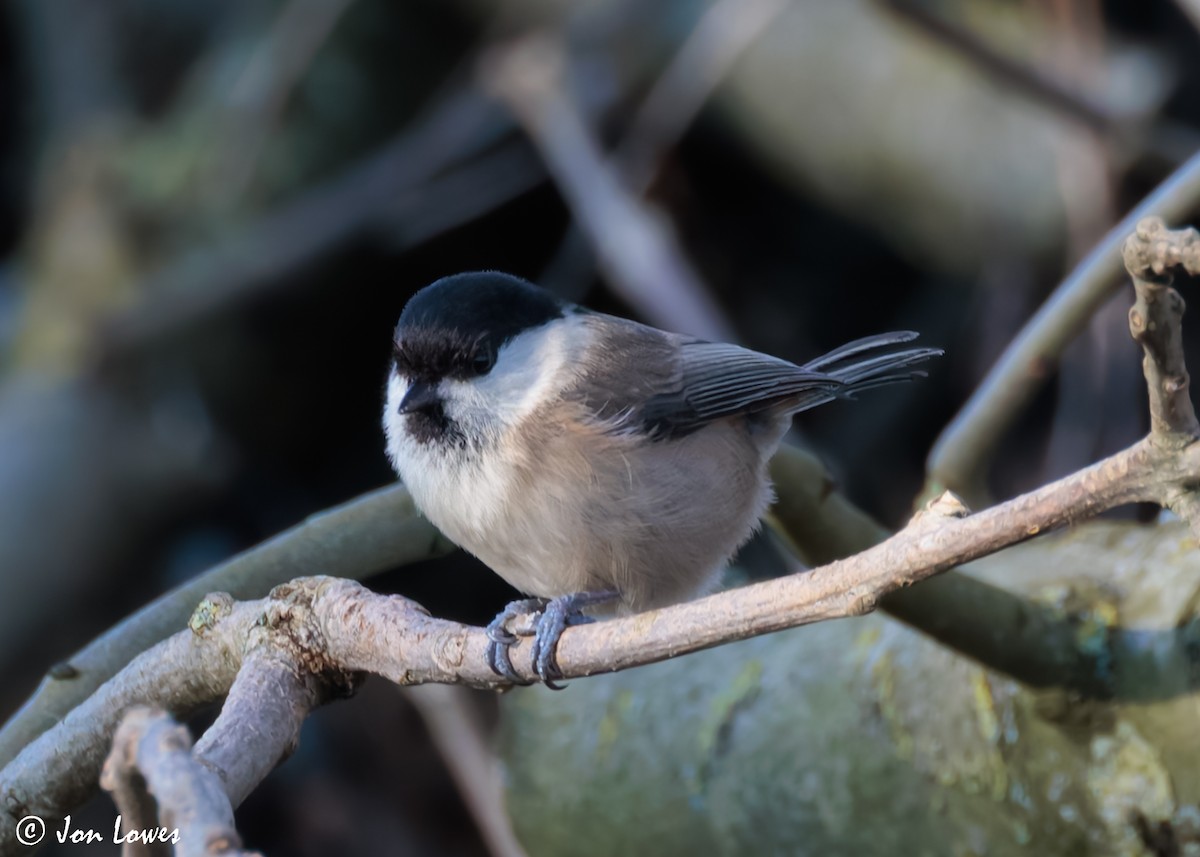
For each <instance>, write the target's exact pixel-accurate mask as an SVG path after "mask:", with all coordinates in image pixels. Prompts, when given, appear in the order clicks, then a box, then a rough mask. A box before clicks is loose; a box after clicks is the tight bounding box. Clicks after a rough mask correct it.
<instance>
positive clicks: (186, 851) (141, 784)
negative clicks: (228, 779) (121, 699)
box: [100, 706, 252, 857]
mask: <svg viewBox="0 0 1200 857" xmlns="http://www.w3.org/2000/svg"><path fill="white" fill-rule="evenodd" d="M100 785H101V786H102V787H103V788H104V789H105V790H107V791H109V792H112V795H113V800H114V801H115V802H116V804H117V809H118V811H119V812H120V813H121V820H122V825H121V826H122V833H123V835H126V836H128V835H129V833H130V832H131V831H156V832H158V833H160V834H161V835H162V840H161V841H156V842H154V843H153V844H149V843H145V842H142V841H140V840H137V839H135V840H134V841H132V842H126V843H125V844H124V845H123V846H122V849H121V854H122V857H150V855H156V857H157V855H162V857H170V855H172V854H175V855H178V857H209V855H214V854H223V855H229V857H238V855H246V857H252V855H250V854H249V853H248V852H245V851H242V850H241V839H240V837H239V836H238V834H237V830H236V829H235V827H234V823H233V807H232V806H231V805H230V803H229V798H228V797H227V796H226V795H225V791H224V789H222V787H221V781H220V779H219V778H218V776H217V775H216V774H215V773H214V772H213V771H212V770H210V769H209V768H207V767H205V766H204V765H203V764H201V763H200V762H199V761H198V760H197V759H196V758H195V757H194V755H193V753H192V741H191V737H190V736H189V735H188V731H187V729H186V728H185V727H183V726H180V725H179V724H177V723H176V722H175V721H174V720H172V719H171V717H170V716H169V715H168V714H167V713H166V712H164V711H159V710H155V709H151V708H147V707H145V706H137V707H135V708H132V709H130V710H129V712H128V713H126V715H125V717H124V718H123V719H122V720H121V725H120V726H118V727H117V732H116V735H115V736H114V737H113V747H112V752H111V753H109V755H108V759H107V760H106V761H105V762H104V769H103V771H101V774H100ZM156 804H157V807H158V813H157V814H155V812H154V809H155V805H156ZM160 822H161V830H156V829H157V828H159V826H160ZM172 843H174V844H175V845H176V847H175V848H174V849H172V848H170V847H169V846H170V844H172Z"/></svg>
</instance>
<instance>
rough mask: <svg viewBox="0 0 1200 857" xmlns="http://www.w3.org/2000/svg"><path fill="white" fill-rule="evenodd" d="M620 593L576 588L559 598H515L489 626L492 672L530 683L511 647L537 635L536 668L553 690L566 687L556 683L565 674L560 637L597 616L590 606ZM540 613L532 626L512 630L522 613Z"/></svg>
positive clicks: (608, 599)
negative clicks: (559, 659) (521, 638)
mask: <svg viewBox="0 0 1200 857" xmlns="http://www.w3.org/2000/svg"><path fill="white" fill-rule="evenodd" d="M618 597H619V596H618V594H617V593H616V592H612V591H607V590H606V591H603V592H575V593H572V594H570V595H562V596H560V597H558V598H554V599H551V600H549V601H548V600H546V599H545V598H522V599H520V600H518V601H513V602H512V603H510V604H509V605H508V606H507V607H505V608H504V610H502V611H501V612H500V615H499V616H497V617H496V618H495V619H493V620H492V621H491V623H490V624H489V625H488V626H487V635H488V647H487V662H488V666H489V667H491V669H492V672H494V673H496V675H499V676H502V677H503V678H505V679H507V680H508V681H511V682H512V683H513V684H529V682H527V681H525V680H524V679H523V678H521V676H520V675H518V674H517V671H516V670H515V669H513V665H512V658H511V657H509V653H508V650H509V647H511V646H512V645H513V644H514V643H515V642H517V637H518V636H529V635H530V634H532V636H533V671H534V672H535V673H536V674H537V676H538V678H540V679H541V680H542V681H543V682H544V683H545V685H546V687H548V688H550V689H551V690H562V687H561V686H560V685H557V684H555V683H554V681H555V679H560V678H562V672H561V671H560V670H559V668H558V663H557V661H556V660H555V654H556V652H557V650H558V639H559V637H561V636H562V632H563V631H565V630H566V629H567V628H568V627H570V626H571V625H585V624H587V623H588V622H594V621H595V620H594V619H593V618H592V617H591V616H588V615H586V614H584V613H583V612H582V611H583V610H585V609H586V608H588V607H594V606H596V605H598V604H605V603H607V602H609V601H615V600H616V599H617V598H618ZM530 613H535V614H539V615H538V617H537V620H536V622H535V623H534V625H533V626H532V628H517V629H513V630H510V629H509V625H510V623H512V622H513V621H514V620H516V619H517V618H519V617H521V616H525V615H527V614H530Z"/></svg>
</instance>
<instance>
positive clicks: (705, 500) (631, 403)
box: [383, 272, 941, 686]
mask: <svg viewBox="0 0 1200 857" xmlns="http://www.w3.org/2000/svg"><path fill="white" fill-rule="evenodd" d="M916 335H917V334H915V333H911V332H898V333H885V334H882V335H879V336H871V337H868V338H866V339H859V340H857V341H855V342H851V343H849V344H847V345H843V346H842V347H841V348H838V349H835V350H834V351H831V352H830V353H828V354H826V355H825V356H823V357H818V358H817V359H816V360H813V361H811V362H809V363H806V364H804V365H803V366H797V365H795V364H793V363H789V362H787V361H786V360H780V359H778V358H775V357H769V356H767V355H765V354H759V353H757V352H754V351H750V350H748V349H745V348H740V347H738V346H736V345H729V344H725V343H719V342H705V341H702V340H698V339H694V338H692V337H688V336H681V335H678V334H674V333H666V332H663V331H661V330H657V329H655V328H652V327H647V326H646V325H643V324H638V323H636V322H633V321H628V320H626V319H622V318H616V317H614V316H610V315H604V314H602V313H597V312H591V311H589V310H587V309H584V308H582V307H579V306H576V305H574V304H570V303H566V302H564V301H561V300H558V299H556V298H555V297H554V296H553V295H551V294H550V293H549V292H546V291H544V290H542V289H540V288H537V287H536V286H533V285H531V284H529V283H527V282H525V281H524V280H521V279H519V278H517V277H513V276H509V275H507V274H501V273H496V272H482V273H465V274H458V275H455V276H452V277H446V278H444V279H441V280H438V281H437V282H435V283H433V284H432V285H430V286H427V287H426V288H424V289H422V290H421V291H419V292H418V293H417V294H416V295H414V296H413V298H412V299H411V300H410V301H409V302H408V304H407V306H405V308H404V311H403V312H402V313H401V315H400V321H399V323H398V324H397V325H396V330H395V336H394V343H393V345H394V360H393V363H392V367H391V372H390V375H389V378H388V381H387V402H386V405H385V408H384V413H383V428H384V432H385V434H386V436H387V452H388V457H389V458H390V459H391V462H392V465H393V466H394V467H395V469H396V472H397V473H398V474H399V476H400V478H401V479H402V480H403V482H404V484H405V485H406V486H407V487H408V489H409V491H411V492H412V496H413V499H414V500H415V501H416V504H417V506H418V507H420V509H421V511H422V512H424V514H425V515H426V517H428V518H429V520H430V521H431V522H432V523H433V524H434V525H435V526H437V527H438V529H440V530H441V531H442V532H443V533H445V534H446V536H448V537H449V538H450V539H451V540H452V541H454V542H455V543H456V544H458V545H459V546H461V547H463V548H465V549H466V550H468V551H470V552H471V553H472V554H474V555H475V556H476V557H478V558H479V559H480V560H482V561H483V562H484V563H485V564H487V565H488V566H489V567H491V568H492V570H494V571H495V572H496V573H497V574H499V575H500V576H501V577H503V578H504V579H505V580H507V581H508V582H509V583H510V584H512V585H513V586H514V587H516V588H517V589H518V590H521V591H522V592H525V593H528V594H530V595H532V596H536V597H535V598H533V599H524V600H521V601H514V602H513V603H512V604H510V605H509V606H508V608H506V609H505V610H504V612H502V613H501V614H500V615H499V616H497V617H496V620H495V621H494V622H492V624H491V625H490V626H489V627H488V636H489V638H490V639H491V643H490V645H489V649H488V661H489V663H490V665H491V667H492V669H493V670H495V671H496V672H497V673H498V674H500V675H502V676H505V677H507V678H509V679H511V680H513V681H519V680H520V679H519V677H518V676H517V674H516V673H515V671H514V670H513V668H512V663H511V661H510V660H509V656H508V646H510V645H511V644H512V643H513V642H515V640H516V637H514V636H513V635H512V633H511V632H510V631H509V630H508V629H507V625H508V623H510V622H511V621H512V620H513V619H514V618H516V617H517V616H519V615H522V614H526V613H531V612H535V613H536V612H539V611H540V618H539V619H538V621H537V625H536V630H535V632H534V655H533V658H534V665H533V668H534V671H535V672H536V673H537V675H538V676H539V677H541V678H542V680H543V681H545V682H546V683H547V684H551V686H553V685H552V679H554V678H555V677H559V673H558V667H557V665H556V663H555V660H554V649H555V646H556V645H557V642H558V637H559V635H560V634H561V633H562V631H563V629H564V628H565V627H566V625H567V624H568V623H570V622H572V621H574V620H577V619H579V618H582V614H581V613H580V611H581V610H582V608H584V607H593V606H596V605H600V604H604V603H607V604H608V605H609V606H610V607H615V609H616V610H617V611H618V612H634V611H640V610H645V609H648V608H652V607H659V606H663V605H666V604H671V603H673V602H677V601H682V600H686V599H689V598H692V597H695V596H696V595H698V594H701V593H703V592H705V591H706V590H708V589H709V588H710V587H711V586H712V584H713V583H714V581H715V580H716V577H717V575H718V574H719V572H720V571H721V569H722V568H723V566H724V565H725V564H726V563H727V562H728V561H729V559H730V557H731V556H732V555H733V553H734V552H735V551H736V550H737V549H738V547H740V546H741V545H742V544H743V543H744V542H745V541H746V540H747V539H748V538H749V537H750V536H751V534H752V533H753V532H754V530H755V528H756V526H757V525H758V522H759V519H760V518H761V517H762V515H763V513H764V512H765V511H766V509H767V505H768V504H769V503H770V502H771V498H772V492H771V483H770V479H769V477H768V475H767V462H768V460H769V459H770V458H771V456H772V454H773V453H774V452H775V450H776V449H777V448H778V446H779V443H780V441H781V440H782V438H783V436H784V434H785V433H786V432H787V430H788V427H789V426H790V423H791V417H792V415H793V414H795V413H796V412H798V411H803V410H805V409H807V408H811V407H815V406H816V405H820V404H823V403H825V402H829V401H832V400H833V399H836V398H845V397H848V396H850V395H852V394H854V393H857V392H859V391H862V390H867V389H870V388H873V387H880V386H883V385H885V384H891V383H894V382H897V381H907V380H910V379H912V378H914V377H917V376H920V375H923V374H924V373H922V372H920V371H917V370H914V369H913V368H912V367H913V366H914V365H915V364H918V363H920V362H922V361H924V360H926V359H928V358H930V357H933V356H935V355H938V354H941V351H939V350H938V349H934V348H897V347H895V346H899V345H901V344H902V343H906V342H909V341H910V340H912V339H914V338H915V337H916ZM584 621H587V620H586V619H584Z"/></svg>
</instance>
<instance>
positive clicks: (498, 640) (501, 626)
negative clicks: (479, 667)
mask: <svg viewBox="0 0 1200 857" xmlns="http://www.w3.org/2000/svg"><path fill="white" fill-rule="evenodd" d="M545 606H546V600H545V599H544V598H522V599H520V600H517V601H513V602H511V603H510V604H508V606H506V607H505V608H504V609H503V610H501V611H500V614H499V615H498V616H497V617H496V618H495V619H493V620H492V621H491V622H490V623H489V624H488V626H487V637H488V646H487V655H486V657H487V663H488V666H489V667H491V668H492V672H494V673H495V674H496V675H498V676H501V677H502V678H505V679H507V680H508V681H511V682H512V683H513V684H531V682H528V681H525V679H523V678H521V676H519V675H518V674H517V671H516V670H515V669H513V665H512V658H510V657H509V656H508V649H509V647H510V646H512V644H513V643H515V642H516V641H517V636H516V635H515V634H513V633H512V632H511V631H509V630H508V623H509V622H511V621H513V620H514V619H516V618H517V617H518V616H523V615H525V614H526V613H539V612H541V610H542V608H543V607H545Z"/></svg>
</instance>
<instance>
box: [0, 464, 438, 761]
mask: <svg viewBox="0 0 1200 857" xmlns="http://www.w3.org/2000/svg"><path fill="white" fill-rule="evenodd" d="M453 548H454V545H452V544H451V543H450V542H449V541H447V540H446V538H445V537H444V536H443V535H442V534H441V533H439V532H438V531H437V530H436V529H435V528H434V527H433V525H432V524H430V523H429V522H428V521H426V520H425V519H424V518H423V517H421V516H420V514H419V513H418V512H417V510H416V507H415V506H414V505H413V502H412V498H411V497H410V496H409V494H408V491H407V490H405V488H404V487H403V486H401V485H392V486H389V487H387V488H381V489H379V490H378V491H373V492H371V493H369V494H365V495H363V496H362V497H358V498H355V499H354V500H351V501H350V502H348V503H345V504H343V505H341V506H337V507H335V508H333V509H328V510H326V511H324V512H321V513H320V514H318V515H313V516H312V517H310V518H308V519H307V520H306V521H304V522H303V523H301V524H299V525H297V526H295V527H293V528H292V529H290V530H286V531H285V532H283V533H280V534H279V535H278V536H276V537H275V538H273V539H271V540H270V541H267V542H264V543H263V544H261V545H257V546H256V547H253V548H251V549H250V550H248V551H246V552H245V553H241V554H238V555H237V556H235V557H233V558H232V559H230V560H228V561H227V562H224V563H222V564H221V565H218V566H217V567H216V568H213V569H211V570H210V571H207V572H205V573H204V574H202V575H200V576H198V577H196V578H194V579H192V580H189V581H188V582H187V583H185V584H184V585H182V586H180V587H178V588H176V589H174V590H172V591H171V592H168V593H167V594H165V595H163V596H161V597H159V598H157V599H156V600H154V601H152V602H150V603H149V604H147V605H146V606H145V607H143V608H142V609H141V610H139V611H138V612H136V613H134V614H133V615H132V616H130V617H129V618H128V619H125V620H124V621H123V622H121V623H120V624H119V625H116V626H115V627H113V628H112V629H110V630H109V631H107V632H105V633H104V634H102V635H101V636H99V637H97V638H96V639H95V640H93V641H92V642H91V643H89V644H88V645H87V646H85V647H84V648H83V649H81V650H80V651H78V652H76V653H75V654H74V655H72V656H71V658H70V659H68V660H67V661H65V662H63V663H60V664H58V665H56V666H54V667H52V668H51V669H50V671H49V673H48V675H47V677H46V678H45V679H43V680H42V684H41V686H40V687H39V688H38V690H37V692H36V693H35V694H34V695H33V696H32V697H31V698H30V699H29V700H28V701H27V702H26V703H25V705H23V706H22V707H21V709H20V711H18V712H17V713H16V714H14V715H13V716H12V717H11V718H10V719H9V721H8V722H7V723H6V724H5V725H4V727H3V729H0V767H3V766H4V765H7V764H8V763H9V762H10V761H12V759H14V758H15V757H16V755H17V753H19V752H20V751H21V749H22V748H23V747H25V746H26V745H27V744H29V743H30V742H31V741H33V740H34V739H35V738H36V737H37V736H38V735H40V734H41V733H42V732H43V731H44V730H46V729H48V728H49V727H51V726H53V725H54V724H55V723H57V722H58V721H60V720H62V719H63V718H64V717H65V716H66V715H67V713H68V712H70V711H71V710H72V709H74V708H75V707H76V706H77V705H79V704H80V703H82V702H83V701H84V700H86V699H87V698H88V697H89V696H90V695H91V694H92V693H93V692H94V691H95V690H96V689H97V688H98V687H100V685H102V684H103V683H104V682H106V681H108V679H110V678H111V677H112V676H114V675H116V673H117V672H118V671H119V670H121V669H122V668H123V667H125V666H126V665H127V664H129V663H130V662H131V661H132V660H133V659H134V658H135V657H137V656H138V655H139V654H141V653H142V652H144V651H146V650H147V649H148V648H150V647H151V646H153V645H154V644H156V643H158V642H159V641H160V640H163V639H166V638H167V637H168V636H170V635H171V634H173V633H175V632H176V631H177V630H179V629H180V628H182V627H184V626H185V625H186V624H187V621H188V616H189V615H191V614H192V611H193V610H194V609H195V606H196V603H197V602H198V601H199V600H200V599H201V598H203V597H204V595H205V594H206V593H208V592H212V591H214V590H219V591H223V592H229V593H231V594H232V595H233V596H234V597H237V598H255V597H259V596H261V595H263V594H265V593H266V592H267V591H268V590H269V589H270V588H271V587H272V586H276V585H278V584H280V583H284V582H285V581H288V580H291V579H292V578H293V577H296V576H297V575H303V574H318V573H333V574H337V575H340V576H343V577H352V578H361V577H367V576H369V575H372V574H375V573H377V572H380V571H384V570H386V569H389V568H395V567H397V566H400V565H404V564H406V563H410V562H416V561H418V560H422V559H429V558H431V557H435V556H439V555H441V554H444V553H447V552H448V551H450V550H452V549H453Z"/></svg>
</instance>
